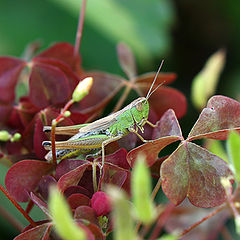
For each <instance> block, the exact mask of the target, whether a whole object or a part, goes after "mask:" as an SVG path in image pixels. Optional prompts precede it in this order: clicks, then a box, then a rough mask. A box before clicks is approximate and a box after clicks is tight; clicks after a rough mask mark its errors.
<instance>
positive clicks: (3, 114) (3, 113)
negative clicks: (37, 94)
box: [0, 103, 13, 123]
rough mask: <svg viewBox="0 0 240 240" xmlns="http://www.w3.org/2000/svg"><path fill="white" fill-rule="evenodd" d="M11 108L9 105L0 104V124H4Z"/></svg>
mask: <svg viewBox="0 0 240 240" xmlns="http://www.w3.org/2000/svg"><path fill="white" fill-rule="evenodd" d="M12 110H13V107H12V106H11V105H7V104H5V103H4V104H2V103H0V122H1V123H6V122H7V121H8V120H9V118H10V115H11V112H12Z"/></svg>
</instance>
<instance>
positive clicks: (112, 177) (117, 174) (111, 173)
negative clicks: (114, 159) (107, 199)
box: [103, 163, 130, 187]
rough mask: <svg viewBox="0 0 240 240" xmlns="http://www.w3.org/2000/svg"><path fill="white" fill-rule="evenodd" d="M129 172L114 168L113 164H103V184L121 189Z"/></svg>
mask: <svg viewBox="0 0 240 240" xmlns="http://www.w3.org/2000/svg"><path fill="white" fill-rule="evenodd" d="M129 174H130V171H128V170H126V169H123V168H120V167H118V166H115V165H113V164H109V163H105V165H104V178H103V182H104V184H114V185H117V186H119V187H121V186H122V185H123V184H124V182H125V181H126V179H127V176H128V175H129Z"/></svg>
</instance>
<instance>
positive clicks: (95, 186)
mask: <svg viewBox="0 0 240 240" xmlns="http://www.w3.org/2000/svg"><path fill="white" fill-rule="evenodd" d="M92 178H93V190H94V192H97V188H98V187H97V163H96V161H95V160H94V161H93V163H92Z"/></svg>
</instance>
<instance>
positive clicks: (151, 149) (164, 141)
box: [127, 136, 181, 167]
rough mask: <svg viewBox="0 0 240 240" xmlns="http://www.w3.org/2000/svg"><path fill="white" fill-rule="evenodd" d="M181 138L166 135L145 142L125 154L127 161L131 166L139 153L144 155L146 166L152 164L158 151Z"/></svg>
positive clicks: (156, 157)
mask: <svg viewBox="0 0 240 240" xmlns="http://www.w3.org/2000/svg"><path fill="white" fill-rule="evenodd" d="M178 140H181V138H180V137H179V136H168V137H163V138H159V139H157V140H154V141H152V142H148V143H145V144H143V145H141V146H139V147H137V148H134V149H133V150H132V151H130V152H129V153H128V155H127V161H128V163H129V165H130V166H131V167H133V165H134V163H135V161H136V159H137V157H138V155H139V154H143V155H144V156H146V163H147V165H148V166H152V165H153V164H154V163H155V162H156V161H157V159H158V154H159V152H160V151H161V150H162V149H163V148H165V147H166V146H167V145H169V144H171V143H173V142H176V141H178Z"/></svg>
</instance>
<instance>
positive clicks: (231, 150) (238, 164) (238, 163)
mask: <svg viewBox="0 0 240 240" xmlns="http://www.w3.org/2000/svg"><path fill="white" fill-rule="evenodd" d="M227 149H228V155H229V158H230V161H231V163H232V164H233V170H234V174H235V178H236V180H237V181H238V182H240V135H239V134H238V133H237V132H234V131H232V132H230V133H229V137H228V141H227Z"/></svg>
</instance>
